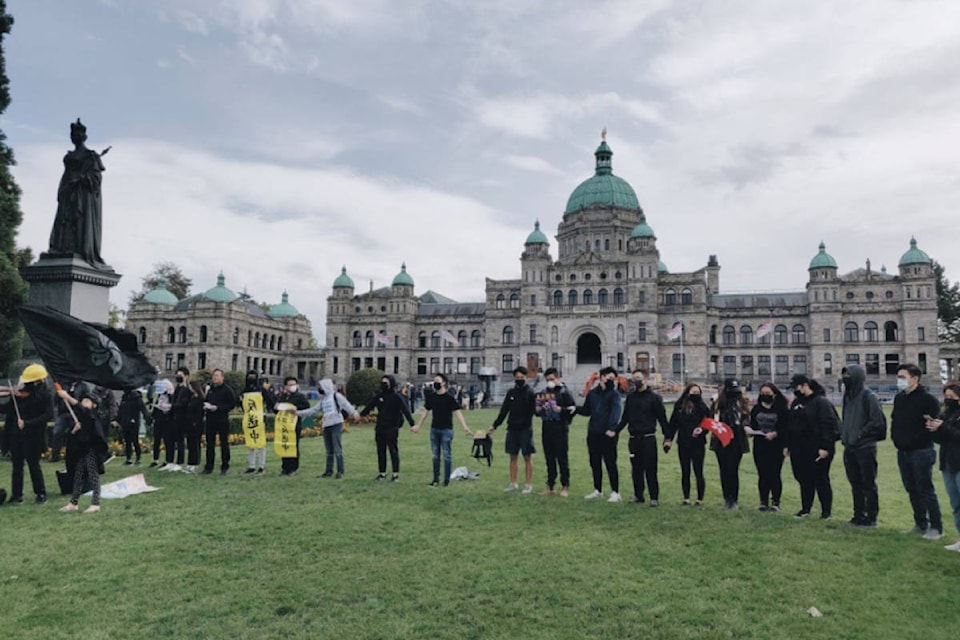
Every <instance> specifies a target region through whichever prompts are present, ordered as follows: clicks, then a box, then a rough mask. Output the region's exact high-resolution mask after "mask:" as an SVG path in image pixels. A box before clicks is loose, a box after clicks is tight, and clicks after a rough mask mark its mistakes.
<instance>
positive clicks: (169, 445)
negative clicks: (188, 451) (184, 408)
mask: <svg viewBox="0 0 960 640" xmlns="http://www.w3.org/2000/svg"><path fill="white" fill-rule="evenodd" d="M185 430H186V429H185V425H183V424H181V423H180V422H179V421H178V420H175V419H174V420H170V421H169V422H167V428H166V429H164V432H163V444H164V446H165V447H166V449H167V455H166V461H167V464H172V463H173V462H174V461H176V463H177V464H183V437H184V435H185V433H184V432H185ZM174 456H176V457H174Z"/></svg>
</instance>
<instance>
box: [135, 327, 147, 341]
mask: <svg viewBox="0 0 960 640" xmlns="http://www.w3.org/2000/svg"><path fill="white" fill-rule="evenodd" d="M137 337H138V339H139V340H140V344H143V343H144V342H146V341H147V328H146V327H140V330H139V331H138V332H137Z"/></svg>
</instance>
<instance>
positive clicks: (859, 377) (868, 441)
mask: <svg viewBox="0 0 960 640" xmlns="http://www.w3.org/2000/svg"><path fill="white" fill-rule="evenodd" d="M841 375H842V379H843V417H842V418H841V420H840V440H841V442H843V468H844V470H845V471H846V472H847V480H848V481H849V482H850V489H851V491H852V492H853V519H852V520H850V524H852V525H854V526H857V527H864V528H872V527H875V526H877V514H878V513H879V511H880V499H879V495H878V490H877V441H878V440H883V439H884V438H886V437H887V420H886V418H885V417H884V416H883V409H882V408H881V407H880V401H879V400H877V396H875V395H874V394H873V392H872V391H870V389H867V388H866V387H865V386H864V384H863V383H864V381H865V380H866V379H867V373H866V371H864V369H863V367H861V366H860V365H857V364H853V365H850V366H847V367H844V368H843V371H842V372H841Z"/></svg>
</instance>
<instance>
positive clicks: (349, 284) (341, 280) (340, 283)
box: [333, 265, 353, 289]
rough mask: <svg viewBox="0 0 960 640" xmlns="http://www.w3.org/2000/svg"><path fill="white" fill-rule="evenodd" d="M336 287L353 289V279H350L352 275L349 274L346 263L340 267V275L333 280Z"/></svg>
mask: <svg viewBox="0 0 960 640" xmlns="http://www.w3.org/2000/svg"><path fill="white" fill-rule="evenodd" d="M333 288H334V289H353V280H351V279H350V276H348V275H347V266H346V265H344V266H343V268H342V269H340V275H338V276H337V279H336V280H334V281H333Z"/></svg>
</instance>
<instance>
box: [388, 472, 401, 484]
mask: <svg viewBox="0 0 960 640" xmlns="http://www.w3.org/2000/svg"><path fill="white" fill-rule="evenodd" d="M390 482H400V474H399V473H395V474H393V475H392V476H390Z"/></svg>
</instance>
